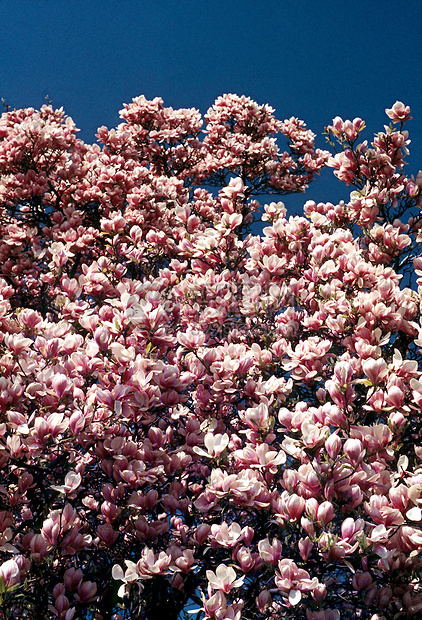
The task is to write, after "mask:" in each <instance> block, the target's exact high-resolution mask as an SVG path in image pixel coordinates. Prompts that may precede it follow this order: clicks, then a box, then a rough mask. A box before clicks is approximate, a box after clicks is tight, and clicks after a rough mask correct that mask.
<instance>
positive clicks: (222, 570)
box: [207, 564, 245, 594]
mask: <svg viewBox="0 0 422 620" xmlns="http://www.w3.org/2000/svg"><path fill="white" fill-rule="evenodd" d="M207 579H208V583H209V585H210V587H211V588H212V589H213V590H221V591H222V592H224V593H225V594H227V593H228V592H230V590H232V589H233V588H240V586H241V585H242V584H243V581H244V579H245V577H240V579H237V576H236V572H235V571H234V569H233V568H232V567H231V566H226V565H225V564H219V566H217V569H216V571H215V573H214V572H213V571H212V570H207Z"/></svg>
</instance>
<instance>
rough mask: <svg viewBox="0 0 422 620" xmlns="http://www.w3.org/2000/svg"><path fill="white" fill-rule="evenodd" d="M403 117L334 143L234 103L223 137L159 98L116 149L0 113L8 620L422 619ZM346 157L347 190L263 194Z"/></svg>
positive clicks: (415, 187)
mask: <svg viewBox="0 0 422 620" xmlns="http://www.w3.org/2000/svg"><path fill="white" fill-rule="evenodd" d="M386 112H387V115H388V117H389V118H390V119H391V121H392V124H390V125H389V126H386V127H385V129H384V131H383V132H381V133H378V134H376V136H375V138H374V140H373V142H372V143H371V144H370V145H368V143H367V142H362V143H360V142H359V135H360V133H361V132H362V131H363V130H364V127H365V126H364V122H363V121H362V120H361V119H360V118H356V119H354V120H353V121H348V120H346V121H343V120H342V119H341V118H339V117H337V118H335V119H334V121H333V124H332V125H331V126H329V127H327V129H326V134H327V138H328V141H329V143H330V145H331V146H330V148H331V149H332V152H331V156H330V153H328V152H327V151H321V150H318V149H316V148H315V145H314V134H312V132H310V131H309V130H307V129H306V127H305V125H304V123H303V122H302V121H300V120H298V119H296V118H290V119H289V120H286V121H284V122H280V121H278V120H276V118H275V117H274V115H273V110H272V109H271V108H270V107H268V106H262V105H257V104H256V103H255V102H253V101H251V100H250V99H248V98H246V97H237V96H235V95H226V96H224V97H220V98H219V99H217V101H216V102H215V104H214V105H213V106H212V107H211V108H210V110H209V111H208V113H207V114H206V116H205V129H204V130H202V120H201V117H200V115H199V113H198V112H197V111H196V110H194V109H182V110H173V109H171V108H165V107H164V106H163V102H162V100H161V99H158V98H157V99H154V100H153V101H148V100H146V99H145V98H144V97H138V98H136V99H134V100H133V102H132V103H131V104H129V105H126V106H125V108H124V110H123V111H122V112H121V117H122V123H121V124H120V125H119V126H118V127H117V128H116V129H112V130H108V129H107V128H105V127H102V128H100V129H99V132H98V138H99V141H100V143H101V144H102V146H99V145H87V144H85V143H83V142H82V141H81V140H79V139H77V137H76V131H77V130H76V129H75V126H74V124H73V122H72V120H71V119H70V118H68V117H66V116H65V115H64V113H63V111H62V110H61V109H60V110H54V109H53V108H52V107H51V106H43V107H42V108H41V110H40V111H35V110H34V109H32V108H28V109H24V110H15V111H10V110H8V111H6V112H5V113H4V114H3V115H2V117H1V120H0V175H1V176H0V204H1V207H0V208H1V216H0V323H1V336H0V339H1V342H0V411H1V418H0V466H1V473H0V502H1V506H0V509H1V511H0V558H1V561H0V618H3V619H6V618H19V619H23V618H31V619H35V620H36V619H40V620H41V619H42V620H46V619H53V618H57V619H59V620H72V618H73V619H75V620H78V619H84V618H85V619H94V618H95V619H96V620H110V619H111V618H113V619H114V620H122V619H127V620H129V619H131V620H136V619H144V620H145V619H146V620H156V619H157V620H158V619H161V618H163V617H165V618H169V619H170V620H175V619H176V618H182V617H191V618H193V619H194V620H195V619H196V618H197V619H198V620H199V619H206V620H208V619H210V620H224V619H230V620H240V619H245V620H260V619H262V620H264V619H268V618H274V619H275V618H299V619H304V620H337V619H340V618H341V619H351V618H368V619H369V618H371V619H372V620H376V619H382V618H384V619H392V618H397V619H400V618H412V617H413V618H418V617H419V618H420V617H421V614H422V589H421V570H422V561H421V557H420V555H421V551H422V527H421V521H422V446H421V443H420V441H421V434H422V429H421V405H422V379H421V370H422V368H421V347H422V327H421V322H420V307H421V299H420V292H421V291H420V289H418V283H420V284H421V285H422V257H421V255H420V254H421V253H420V245H421V240H422V219H421V211H420V208H421V204H422V202H421V192H422V174H419V175H418V176H417V178H416V180H415V179H414V178H413V177H407V176H405V174H404V163H405V157H406V155H407V153H408V151H407V145H408V142H409V140H408V134H407V131H405V130H404V128H403V126H404V123H405V121H407V120H409V118H410V109H409V108H408V107H406V106H405V105H403V104H402V103H400V102H397V103H396V104H394V106H393V107H392V108H391V109H388V110H386ZM202 131H203V135H201V132H202ZM279 138H282V139H285V141H287V146H286V148H287V150H286V151H285V152H281V146H280V144H279V142H277V140H278V139H279ZM325 165H328V166H331V167H333V169H334V174H335V175H336V176H337V177H338V178H339V179H341V180H342V181H344V182H345V183H346V184H347V185H349V186H352V189H353V191H352V192H351V194H350V200H349V202H340V204H331V203H319V204H316V203H315V202H312V201H308V202H306V204H305V206H304V213H303V216H300V217H287V215H286V209H285V207H284V205H283V203H282V202H271V203H270V204H267V205H265V206H263V207H261V205H260V203H259V202H258V201H257V199H256V198H255V196H257V195H259V194H265V195H268V194H272V193H273V194H277V195H279V196H280V195H283V194H289V193H292V192H301V191H304V190H305V188H306V186H307V184H308V183H309V182H310V181H311V180H312V178H313V177H314V175H315V174H316V173H318V171H319V170H320V169H321V168H322V167H324V166H325ZM259 220H262V221H264V222H265V227H264V228H263V231H262V235H254V234H252V232H251V231H253V230H254V228H251V226H252V225H253V223H254V222H257V221H259ZM415 274H416V275H415ZM418 276H421V277H420V278H419V280H418V279H417V277H418ZM421 288H422V287H421Z"/></svg>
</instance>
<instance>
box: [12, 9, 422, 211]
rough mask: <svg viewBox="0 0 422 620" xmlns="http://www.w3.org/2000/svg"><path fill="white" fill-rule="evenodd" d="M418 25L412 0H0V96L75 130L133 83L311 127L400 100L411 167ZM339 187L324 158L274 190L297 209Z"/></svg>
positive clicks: (101, 121) (93, 121) (417, 123)
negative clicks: (266, 111) (308, 176)
mask: <svg viewBox="0 0 422 620" xmlns="http://www.w3.org/2000/svg"><path fill="white" fill-rule="evenodd" d="M421 34H422V2H421V1H420V0H408V1H407V2H405V3H399V2H397V1H393V0H355V1H349V0H345V1H343V2H338V1H333V0H320V1H316V0H291V1H289V2H287V1H284V0H266V1H265V2H259V1H258V0H224V1H222V0H209V1H205V0H204V1H202V0H179V1H173V0H157V1H155V2H152V1H148V0H0V50H1V65H2V66H1V70H0V98H4V99H5V101H6V102H7V103H8V104H9V105H11V106H12V107H16V108H20V107H26V106H33V107H40V106H41V105H42V104H43V103H44V102H45V97H46V96H48V97H49V98H50V99H51V100H52V102H53V105H54V106H57V107H59V106H63V107H64V109H65V111H66V112H67V113H68V114H69V115H70V116H72V118H73V119H74V121H75V122H76V124H77V126H78V127H79V128H80V129H81V132H80V133H79V136H80V137H81V138H83V139H84V140H85V141H87V142H93V141H94V140H95V137H94V136H95V133H96V129H97V127H98V126H100V125H107V126H108V127H112V126H115V125H116V124H117V123H118V122H119V117H118V111H119V110H120V109H121V108H122V104H123V103H127V102H130V101H131V99H132V97H135V96H137V95H140V94H144V95H145V96H146V97H147V98H153V97H155V96H160V97H162V98H163V99H164V103H165V105H169V106H172V107H175V108H177V107H196V108H198V109H199V110H200V111H201V112H202V113H205V112H206V110H207V108H208V107H209V106H210V105H211V104H212V103H213V102H214V100H215V99H216V97H218V96H219V95H221V94H223V93H226V92H234V93H237V94H239V95H241V94H245V95H248V96H250V97H252V98H253V99H255V100H256V101H258V102H259V103H269V104H270V105H272V106H273V107H274V108H276V116H277V117H278V118H280V119H284V118H287V117H290V116H298V117H299V118H303V119H304V120H305V121H306V123H307V125H308V126H309V127H310V128H311V129H312V130H313V131H314V132H315V133H317V134H319V135H321V133H322V131H323V128H324V126H325V125H327V124H328V123H330V122H331V120H332V118H333V117H334V116H336V115H339V116H342V117H343V118H344V119H345V118H354V117H355V116H360V117H362V118H363V119H364V120H365V121H366V122H367V126H368V129H369V130H371V133H372V132H373V131H380V130H382V127H383V124H384V123H387V117H386V116H385V113H384V109H385V108H386V107H391V105H392V104H393V103H394V102H395V101H396V100H401V101H403V102H404V103H406V104H407V105H410V106H411V108H412V115H413V117H414V120H413V121H411V122H410V123H409V127H408V128H409V130H410V134H411V135H410V137H411V139H412V144H411V147H410V148H411V158H410V160H409V161H410V165H409V166H408V168H407V170H408V171H409V173H410V172H412V173H416V172H417V170H418V169H419V168H420V167H422V79H421V78H422V51H421V50H422V48H421V44H420V40H421ZM368 135H369V137H370V136H371V134H368ZM318 144H319V146H321V147H324V145H325V142H324V138H323V137H319V138H318ZM348 191H349V190H348V189H347V188H346V186H344V185H343V184H339V183H338V182H337V181H336V180H335V179H333V178H332V172H331V171H324V172H323V174H322V175H321V177H320V178H319V179H318V180H317V181H316V182H315V183H314V184H313V185H312V186H311V187H310V188H309V190H308V192H307V194H306V198H305V197H304V196H296V197H285V199H284V200H285V203H286V205H287V206H288V207H289V206H290V209H292V210H299V207H300V205H302V204H303V202H304V200H305V199H307V198H313V199H316V200H317V201H318V200H330V201H332V202H335V201H338V200H339V199H340V198H342V197H343V198H347V197H348Z"/></svg>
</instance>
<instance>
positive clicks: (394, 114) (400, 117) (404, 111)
mask: <svg viewBox="0 0 422 620" xmlns="http://www.w3.org/2000/svg"><path fill="white" fill-rule="evenodd" d="M385 113H386V114H387V116H388V117H389V118H391V119H392V121H394V122H395V123H397V122H399V121H400V122H403V121H408V120H410V119H411V118H412V117H411V116H410V107H409V106H405V105H404V103H402V102H401V101H396V103H395V104H394V105H393V107H392V108H386V110H385Z"/></svg>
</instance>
